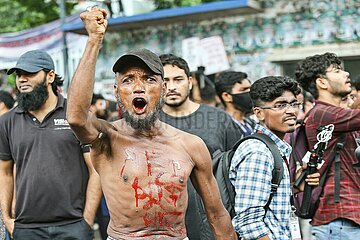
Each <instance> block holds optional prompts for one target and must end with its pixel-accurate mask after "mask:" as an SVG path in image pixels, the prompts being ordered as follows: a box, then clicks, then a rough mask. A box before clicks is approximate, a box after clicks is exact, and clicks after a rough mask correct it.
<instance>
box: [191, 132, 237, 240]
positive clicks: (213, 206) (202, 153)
mask: <svg viewBox="0 0 360 240" xmlns="http://www.w3.org/2000/svg"><path fill="white" fill-rule="evenodd" d="M188 140H190V139H186V142H187V143H189V141H188ZM190 142H191V143H190V144H187V146H188V147H189V149H188V151H189V153H190V155H191V157H192V160H193V161H194V163H195V166H194V169H193V171H192V173H191V181H192V183H193V185H194V187H195V189H196V190H197V192H198V193H199V194H200V196H201V198H202V200H203V202H204V206H205V210H206V215H207V218H208V220H209V223H210V226H211V228H212V230H213V233H214V236H215V238H216V239H237V236H236V233H235V231H234V228H233V226H232V224H231V219H230V215H229V213H228V212H227V211H226V209H225V207H224V205H223V204H222V202H221V197H220V193H219V188H218V185H217V183H216V180H215V178H214V175H213V173H212V165H211V157H210V153H209V151H208V150H207V148H206V145H205V144H204V142H203V141H202V140H201V139H200V138H197V137H194V138H193V140H191V141H190Z"/></svg>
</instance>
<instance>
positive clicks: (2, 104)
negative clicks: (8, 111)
mask: <svg viewBox="0 0 360 240" xmlns="http://www.w3.org/2000/svg"><path fill="white" fill-rule="evenodd" d="M5 108H6V106H5V103H3V102H0V110H2V109H5Z"/></svg>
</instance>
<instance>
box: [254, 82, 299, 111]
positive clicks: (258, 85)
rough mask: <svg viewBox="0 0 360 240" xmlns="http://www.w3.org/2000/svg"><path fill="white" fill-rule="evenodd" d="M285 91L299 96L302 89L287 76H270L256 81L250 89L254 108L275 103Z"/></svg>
mask: <svg viewBox="0 0 360 240" xmlns="http://www.w3.org/2000/svg"><path fill="white" fill-rule="evenodd" d="M285 91H290V92H292V93H293V94H294V95H295V96H297V95H298V94H299V93H300V92H301V89H300V87H299V84H298V83H297V82H295V81H294V80H293V79H292V78H290V77H287V76H268V77H263V78H260V79H259V80H257V81H255V82H254V83H253V84H252V85H251V87H250V97H251V100H252V101H253V104H254V106H255V107H256V106H261V105H263V104H264V103H265V102H271V101H274V99H276V98H278V97H280V96H281V95H282V94H283V93H284V92H285Z"/></svg>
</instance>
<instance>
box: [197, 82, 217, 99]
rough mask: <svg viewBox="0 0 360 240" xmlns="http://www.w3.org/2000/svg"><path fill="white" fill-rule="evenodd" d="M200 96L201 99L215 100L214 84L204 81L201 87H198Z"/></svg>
mask: <svg viewBox="0 0 360 240" xmlns="http://www.w3.org/2000/svg"><path fill="white" fill-rule="evenodd" d="M209 81H210V80H209ZM200 96H201V99H202V100H204V101H213V100H215V96H216V91H215V88H214V85H211V84H209V83H206V84H205V86H204V87H203V88H200Z"/></svg>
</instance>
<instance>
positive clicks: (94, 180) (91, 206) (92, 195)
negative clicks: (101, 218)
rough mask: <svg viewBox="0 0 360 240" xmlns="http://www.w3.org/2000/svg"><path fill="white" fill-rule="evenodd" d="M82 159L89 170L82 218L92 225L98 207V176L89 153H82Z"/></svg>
mask: <svg viewBox="0 0 360 240" xmlns="http://www.w3.org/2000/svg"><path fill="white" fill-rule="evenodd" d="M84 159H85V162H86V165H87V168H88V170H89V180H88V185H87V189H86V201H85V209H84V219H85V221H86V222H87V223H88V224H89V225H90V226H92V225H93V223H94V219H95V215H96V210H97V209H98V207H99V203H100V200H101V194H102V191H101V185H100V176H99V174H98V173H97V172H96V171H95V168H94V166H93V164H92V161H91V158H90V153H84Z"/></svg>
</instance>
